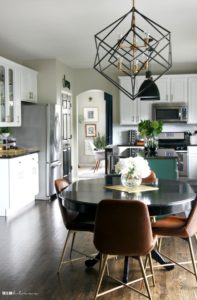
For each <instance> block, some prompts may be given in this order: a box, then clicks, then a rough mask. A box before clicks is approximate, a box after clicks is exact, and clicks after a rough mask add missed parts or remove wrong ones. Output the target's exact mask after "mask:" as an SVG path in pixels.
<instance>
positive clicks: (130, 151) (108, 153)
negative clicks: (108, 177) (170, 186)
mask: <svg viewBox="0 0 197 300" xmlns="http://www.w3.org/2000/svg"><path fill="white" fill-rule="evenodd" d="M118 148H119V154H117V153H116V154H115V155H114V154H113V148H109V147H108V148H106V150H105V173H106V174H114V172H115V170H114V166H115V164H116V163H117V162H118V160H119V159H121V158H126V157H131V156H136V155H140V156H143V157H144V158H146V159H147V160H148V162H149V165H150V168H151V170H152V171H154V172H155V174H156V176H157V178H159V179H177V178H178V170H177V158H178V156H177V154H176V152H175V150H174V149H158V150H157V152H156V153H155V155H154V156H149V155H146V154H145V151H144V148H143V147H136V146H130V145H129V146H126V145H124V146H122V145H121V146H120V145H118ZM122 149H123V151H121V150H122Z"/></svg>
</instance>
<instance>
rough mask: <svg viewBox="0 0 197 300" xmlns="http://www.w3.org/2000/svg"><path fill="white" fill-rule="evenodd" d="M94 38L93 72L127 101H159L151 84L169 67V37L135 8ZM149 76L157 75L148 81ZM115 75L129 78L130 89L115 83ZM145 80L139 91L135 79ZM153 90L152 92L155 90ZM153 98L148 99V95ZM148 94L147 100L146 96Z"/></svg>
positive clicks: (170, 61)
mask: <svg viewBox="0 0 197 300" xmlns="http://www.w3.org/2000/svg"><path fill="white" fill-rule="evenodd" d="M132 3H133V6H132V8H131V10H130V11H129V12H127V13H126V14H124V15H123V16H122V17H120V18H119V19H117V20H115V21H114V22H113V23H111V24H110V25H108V26H107V27H105V28H104V29H102V30H101V31H99V32H98V33H97V34H96V35H95V43H96V57H95V61H94V69H95V70H97V71H98V72H99V73H100V74H101V75H103V76H104V77H105V78H106V79H107V80H109V81H110V82H111V83H112V84H114V85H115V86H116V87H117V88H118V89H120V90H121V91H122V92H123V93H124V94H126V95H127V96H128V97H129V98H130V99H131V100H134V99H136V98H137V97H141V99H142V100H154V99H157V100H158V99H159V91H158V88H157V86H156V84H155V81H156V80H157V79H159V78H160V77H161V76H162V75H164V74H165V73H166V72H167V71H168V70H169V69H170V68H171V66H172V53H171V34H170V32H169V31H168V30H167V29H165V28H164V27H162V26H161V25H159V24H157V23H156V22H154V21H153V20H151V19H149V18H148V17H146V16H144V15H143V14H142V13H140V12H139V11H138V10H137V9H136V8H135V2H134V0H133V1H132ZM152 74H157V75H155V76H154V78H153V77H152ZM117 75H119V76H129V77H130V82H131V86H130V88H125V87H124V86H123V85H122V84H121V82H117ZM140 75H143V76H146V80H145V81H146V84H143V85H141V87H140V89H139V83H138V78H139V76H140ZM155 86H156V88H155ZM155 90H157V91H158V93H157V94H154V95H151V93H153V92H154V93H156V92H155ZM146 94H148V96H146Z"/></svg>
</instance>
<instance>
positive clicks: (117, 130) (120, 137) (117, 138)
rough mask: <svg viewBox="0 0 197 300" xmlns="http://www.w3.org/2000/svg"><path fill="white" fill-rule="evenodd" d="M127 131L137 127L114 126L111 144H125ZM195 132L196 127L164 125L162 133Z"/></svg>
mask: <svg viewBox="0 0 197 300" xmlns="http://www.w3.org/2000/svg"><path fill="white" fill-rule="evenodd" d="M128 130H137V126H130V127H129V126H124V127H123V126H114V128H113V137H114V139H113V144H127V142H128ZM196 130H197V125H187V124H164V126H163V131H164V132H165V131H166V132H185V131H188V132H191V133H194V131H196Z"/></svg>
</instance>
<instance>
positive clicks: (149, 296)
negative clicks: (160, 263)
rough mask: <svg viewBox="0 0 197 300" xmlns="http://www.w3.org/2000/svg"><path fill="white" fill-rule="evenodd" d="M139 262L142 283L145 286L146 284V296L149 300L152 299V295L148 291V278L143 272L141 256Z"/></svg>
mask: <svg viewBox="0 0 197 300" xmlns="http://www.w3.org/2000/svg"><path fill="white" fill-rule="evenodd" d="M139 264H140V268H141V271H142V275H143V278H144V283H145V286H146V290H147V293H148V298H149V299H150V300H152V296H151V292H150V288H149V284H148V280H147V278H146V273H145V269H144V265H143V260H142V258H141V257H139Z"/></svg>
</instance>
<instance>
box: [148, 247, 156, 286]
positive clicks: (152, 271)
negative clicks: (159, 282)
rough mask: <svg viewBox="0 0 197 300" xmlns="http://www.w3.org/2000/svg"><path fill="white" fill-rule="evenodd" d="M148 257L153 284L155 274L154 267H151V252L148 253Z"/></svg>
mask: <svg viewBox="0 0 197 300" xmlns="http://www.w3.org/2000/svg"><path fill="white" fill-rule="evenodd" d="M148 257H149V264H150V270H151V274H152V281H153V286H155V274H154V269H153V261H152V256H151V253H149V254H148Z"/></svg>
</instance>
